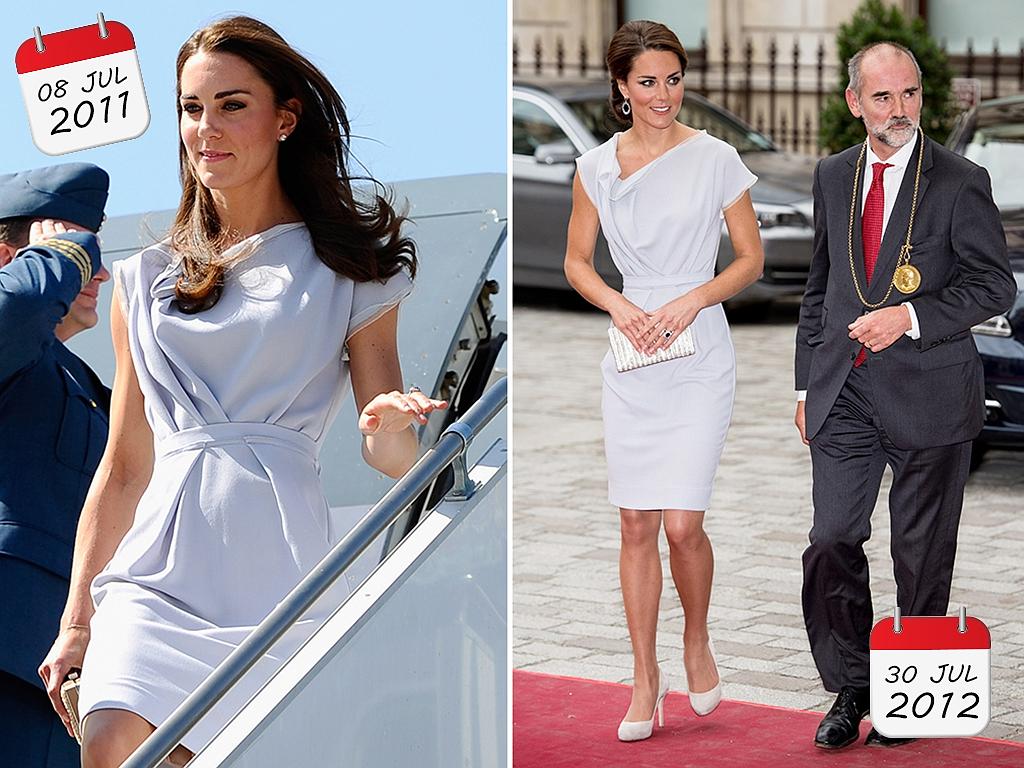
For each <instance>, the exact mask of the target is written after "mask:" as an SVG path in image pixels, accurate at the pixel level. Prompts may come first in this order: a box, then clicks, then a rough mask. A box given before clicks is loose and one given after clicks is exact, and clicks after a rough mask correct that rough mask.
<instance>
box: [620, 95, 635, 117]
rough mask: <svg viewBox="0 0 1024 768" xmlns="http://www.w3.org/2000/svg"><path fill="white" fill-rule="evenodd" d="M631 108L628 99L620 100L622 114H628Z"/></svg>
mask: <svg viewBox="0 0 1024 768" xmlns="http://www.w3.org/2000/svg"><path fill="white" fill-rule="evenodd" d="M632 111H633V110H632V109H630V107H629V99H623V100H622V114H624V115H628V114H629V113H630V112H632Z"/></svg>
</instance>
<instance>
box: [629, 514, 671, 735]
mask: <svg viewBox="0 0 1024 768" xmlns="http://www.w3.org/2000/svg"><path fill="white" fill-rule="evenodd" d="M619 517H620V522H621V529H622V549H621V550H620V552H619V580H620V581H621V583H622V602H623V604H624V605H625V608H626V624H627V626H628V627H629V640H630V642H631V643H632V645H633V698H632V700H631V701H630V703H629V709H628V710H627V712H626V717H625V719H626V720H628V721H630V722H639V721H642V720H649V719H650V717H651V714H652V713H653V712H654V705H655V702H656V701H657V698H658V651H657V634H658V607H659V604H660V602H661V555H660V553H659V552H658V533H659V532H660V530H661V513H660V512H658V511H654V512H652V511H647V510H636V509H620V510H619Z"/></svg>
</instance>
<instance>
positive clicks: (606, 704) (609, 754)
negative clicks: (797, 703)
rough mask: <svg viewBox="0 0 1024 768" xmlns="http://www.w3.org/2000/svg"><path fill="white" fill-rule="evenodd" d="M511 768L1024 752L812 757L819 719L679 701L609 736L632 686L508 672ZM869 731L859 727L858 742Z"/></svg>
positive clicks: (969, 758)
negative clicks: (646, 734)
mask: <svg viewBox="0 0 1024 768" xmlns="http://www.w3.org/2000/svg"><path fill="white" fill-rule="evenodd" d="M512 679H513V697H514V698H513V706H512V750H513V751H512V755H513V757H512V764H513V766H514V768H612V767H613V766H614V768H665V767H666V766H672V768H688V767H690V766H693V767H694V768H697V767H700V768H704V767H705V766H706V767H707V768H762V766H763V767H764V768H776V767H778V768H804V767H805V766H814V768H832V766H835V767H836V768H875V766H900V768H946V766H949V768H954V767H955V768H1024V744H1018V743H1016V742H1010V741H995V740H993V739H985V738H973V739H922V740H920V741H917V742H914V743H912V744H906V745H904V746H902V747H898V748H885V747H865V746H864V745H863V743H861V744H857V745H855V746H851V747H847V748H846V749H843V750H841V751H839V752H828V751H825V750H822V749H816V748H815V747H814V746H813V745H812V740H813V739H814V729H815V728H816V727H817V724H818V721H819V720H820V719H821V715H820V714H818V713H817V712H803V711H800V710H796V709H784V708H782V707H769V706H765V705H762V704H749V703H746V702H740V701H723V702H722V704H721V705H720V706H719V707H718V709H716V710H715V712H714V713H713V714H712V715H710V716H709V717H706V718H698V717H697V716H696V715H695V714H693V710H691V709H690V705H689V702H687V700H686V695H685V694H682V693H670V694H669V695H668V698H667V699H666V700H665V727H664V728H658V727H657V725H655V729H654V736H652V737H651V738H650V739H647V740H646V741H640V742H634V743H631V744H623V743H621V742H620V741H618V739H617V738H616V737H615V732H616V728H617V727H618V722H619V718H621V717H622V713H624V712H625V711H626V707H628V706H629V687H628V686H625V685H616V684H614V683H601V682H597V681H594V680H580V679H578V678H573V677H555V676H552V675H539V674H536V673H532V672H521V671H515V672H513V675H512ZM868 730H870V725H869V724H868V723H863V724H862V725H861V736H862V739H861V741H862V742H863V737H864V736H867V732H868Z"/></svg>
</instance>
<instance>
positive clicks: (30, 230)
mask: <svg viewBox="0 0 1024 768" xmlns="http://www.w3.org/2000/svg"><path fill="white" fill-rule="evenodd" d="M108 181H109V180H108V177H107V173H106V172H105V171H103V170H102V169H101V168H97V167H96V166H94V165H89V164H86V163H70V164H66V165H58V166H52V167H49V168H41V169H39V170H34V171H24V172H21V173H14V174H7V175H0V434H2V438H0V605H2V606H3V617H2V619H0V744H2V745H3V761H4V763H5V764H8V762H7V761H10V762H9V764H10V765H17V766H19V768H37V766H38V767H40V768H41V767H42V766H46V768H58V767H60V768H65V767H66V768H72V766H78V765H79V764H80V758H79V753H78V745H77V744H76V743H75V741H74V740H73V739H71V738H69V736H68V733H66V732H65V728H64V727H62V725H61V722H60V720H59V719H58V718H57V717H55V716H54V712H53V707H52V706H51V705H50V701H49V699H48V698H47V694H46V691H45V689H44V687H43V681H42V680H40V678H39V674H38V672H37V671H36V670H37V668H38V666H39V662H40V660H41V659H43V658H44V657H45V655H46V652H47V651H48V649H49V647H50V643H51V641H52V640H53V637H54V635H55V634H56V632H57V630H58V626H59V623H60V620H61V612H62V611H63V608H64V602H65V600H66V599H67V592H68V581H69V578H70V574H71V553H72V548H73V545H74V541H75V529H76V527H77V524H78V515H79V512H80V511H81V508H82V503H83V501H84V500H85V494H86V491H87V490H88V488H89V483H90V482H91V480H92V474H93V472H94V471H95V469H96V465H97V464H98V463H99V460H100V455H101V454H102V453H103V449H104V446H105V444H106V441H107V417H108V410H109V406H110V390H109V389H107V388H106V387H105V386H104V385H103V384H102V382H100V380H99V378H98V377H97V376H96V374H95V373H93V371H92V370H90V368H89V366H87V365H86V364H85V363H84V362H83V361H82V360H81V359H79V358H78V357H77V356H76V355H75V354H74V353H72V352H71V351H70V350H68V348H67V347H65V346H64V342H66V341H67V340H68V339H69V338H71V337H72V336H73V335H75V334H76V333H79V332H80V331H83V330H86V329H88V328H91V327H93V326H94V325H95V324H96V322H97V319H98V318H97V315H96V302H97V297H98V292H99V289H100V285H101V284H102V283H104V282H106V281H107V280H109V279H110V274H109V273H108V272H107V270H106V269H105V268H104V267H103V265H102V263H101V262H100V249H99V243H98V242H97V239H96V235H95V234H93V233H94V232H95V231H96V230H98V229H99V227H100V224H101V222H102V220H103V207H104V205H105V204H106V201H107V186H108Z"/></svg>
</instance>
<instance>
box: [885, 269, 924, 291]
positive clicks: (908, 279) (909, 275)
mask: <svg viewBox="0 0 1024 768" xmlns="http://www.w3.org/2000/svg"><path fill="white" fill-rule="evenodd" d="M892 282H893V284H894V285H895V286H896V290H897V291H899V292H900V293H913V292H914V291H916V290H917V289H918V288H920V287H921V273H920V272H918V271H917V267H915V266H914V265H913V264H904V265H903V266H902V267H899V268H897V270H896V273H895V274H894V275H893V276H892Z"/></svg>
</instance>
